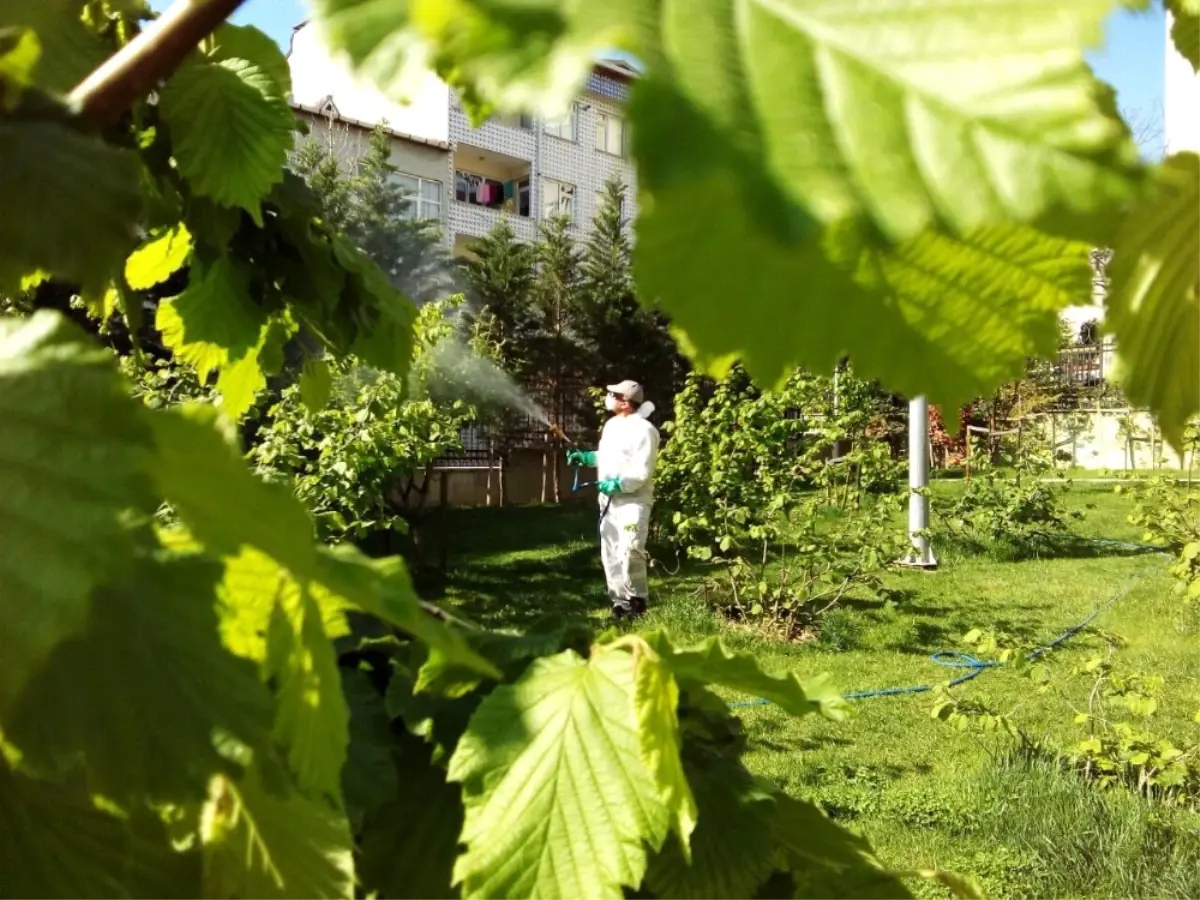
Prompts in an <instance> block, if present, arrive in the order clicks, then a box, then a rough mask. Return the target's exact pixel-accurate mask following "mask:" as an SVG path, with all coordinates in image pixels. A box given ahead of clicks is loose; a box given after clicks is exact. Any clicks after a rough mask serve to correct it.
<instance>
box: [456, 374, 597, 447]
mask: <svg viewBox="0 0 1200 900" xmlns="http://www.w3.org/2000/svg"><path fill="white" fill-rule="evenodd" d="M589 387H590V385H589V384H587V383H585V382H583V381H582V380H577V379H564V380H563V381H562V382H561V383H560V384H559V385H558V387H557V390H556V389H555V385H554V383H553V381H551V380H550V379H541V380H538V381H535V382H532V383H530V384H527V385H525V386H524V388H525V394H526V396H527V397H528V398H529V399H530V401H531V402H532V403H533V404H534V405H535V406H537V407H538V408H539V409H541V410H543V411H544V412H545V414H546V418H547V419H549V421H550V422H551V423H553V424H555V425H557V426H558V427H559V428H561V429H562V430H563V431H564V432H566V434H567V436H568V437H570V438H571V440H573V441H578V442H580V443H582V444H591V443H593V442H594V441H595V440H596V426H597V419H596V415H595V412H594V410H593V409H592V407H591V396H590V394H589V393H588V388H589ZM460 438H461V441H462V449H461V450H460V451H458V452H457V453H453V454H447V455H446V456H443V457H441V458H439V459H438V460H437V461H436V462H435V463H434V467H435V468H439V469H481V468H497V467H499V465H500V460H501V458H502V457H503V456H504V454H505V453H507V452H508V451H510V450H520V449H530V448H535V449H536V448H540V447H545V446H547V444H549V443H551V441H552V440H553V438H551V436H550V433H549V427H548V424H547V423H546V422H544V421H542V420H541V419H539V418H537V417H535V416H532V415H529V414H528V413H520V412H513V411H511V410H493V411H491V412H490V414H485V416H484V417H483V419H482V421H478V422H472V423H470V424H469V425H466V426H464V427H463V429H462V431H461V432H460Z"/></svg>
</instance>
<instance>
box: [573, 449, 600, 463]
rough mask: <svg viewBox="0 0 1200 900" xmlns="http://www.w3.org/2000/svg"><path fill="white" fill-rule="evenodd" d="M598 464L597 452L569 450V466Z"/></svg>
mask: <svg viewBox="0 0 1200 900" xmlns="http://www.w3.org/2000/svg"><path fill="white" fill-rule="evenodd" d="M595 464H596V451H595V450H568V451H567V465H571V466H594V465H595Z"/></svg>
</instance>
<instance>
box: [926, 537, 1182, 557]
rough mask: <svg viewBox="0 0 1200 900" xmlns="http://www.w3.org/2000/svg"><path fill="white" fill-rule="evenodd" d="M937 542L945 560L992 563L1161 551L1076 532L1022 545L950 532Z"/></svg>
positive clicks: (1138, 554) (1130, 542)
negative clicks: (972, 538) (969, 537)
mask: <svg viewBox="0 0 1200 900" xmlns="http://www.w3.org/2000/svg"><path fill="white" fill-rule="evenodd" d="M938 544H939V546H940V547H942V549H943V555H944V556H945V557H947V558H949V559H964V560H965V559H988V560H992V561H994V562H1001V563H1007V562H1030V561H1033V560H1042V561H1046V560H1056V559H1109V558H1122V557H1128V556H1145V555H1147V554H1152V553H1160V552H1162V551H1161V550H1160V549H1159V548H1157V547H1150V546H1147V545H1144V544H1138V543H1134V542H1132V541H1116V540H1107V539H1103V538H1090V537H1084V536H1082V535H1077V534H1053V535H1046V536H1044V537H1041V538H1039V539H1036V540H1033V541H1030V542H1029V543H1027V544H1024V545H1020V546H1018V545H1015V544H1008V543H993V544H989V543H985V542H981V541H973V540H970V539H966V538H963V537H961V536H958V535H954V534H941V535H939V537H938Z"/></svg>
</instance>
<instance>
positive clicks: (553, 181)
mask: <svg viewBox="0 0 1200 900" xmlns="http://www.w3.org/2000/svg"><path fill="white" fill-rule="evenodd" d="M550 185H553V186H554V191H555V194H556V197H555V202H554V205H555V210H554V211H553V212H551V213H549V214H547V212H546V205H547V198H548V189H549V187H550ZM540 187H541V197H540V198H539V199H540V200H541V204H542V207H541V212H542V219H543V220H546V219H549V218H551V217H552V216H557V215H564V214H565V215H566V216H567V217H568V218H569V219H570V220H571V221H572V222H574V221H575V208H576V201H577V200H578V191H577V190H576V187H575V185H573V184H571V183H570V182H569V181H559V180H558V179H557V178H549V177H547V176H545V175H543V176H542V183H541V185H540ZM564 188H565V189H566V191H565V195H566V196H568V197H569V198H570V200H571V207H570V210H569V211H566V212H565V213H564V211H563V209H562V208H561V207H562V201H563V196H564V190H563V189H564Z"/></svg>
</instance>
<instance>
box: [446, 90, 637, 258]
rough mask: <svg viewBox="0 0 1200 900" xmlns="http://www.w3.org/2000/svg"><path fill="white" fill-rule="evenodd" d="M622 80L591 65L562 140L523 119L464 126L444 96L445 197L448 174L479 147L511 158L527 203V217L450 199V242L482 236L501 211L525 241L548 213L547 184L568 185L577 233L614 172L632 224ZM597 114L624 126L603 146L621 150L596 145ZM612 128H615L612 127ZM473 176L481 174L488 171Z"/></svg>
mask: <svg viewBox="0 0 1200 900" xmlns="http://www.w3.org/2000/svg"><path fill="white" fill-rule="evenodd" d="M627 96H628V84H627V83H626V82H625V81H624V80H623V79H622V78H621V77H620V76H619V75H616V74H614V75H609V74H607V73H606V71H605V70H604V69H600V68H598V69H597V71H596V72H594V73H593V74H592V76H591V77H590V78H589V80H588V84H587V89H586V90H585V92H584V93H583V94H582V95H581V96H580V97H579V99H578V101H577V102H576V104H575V111H574V117H573V128H572V129H571V130H572V131H573V135H572V137H571V138H570V139H567V138H564V137H558V136H556V135H554V134H548V133H547V128H546V124H547V123H545V122H543V121H542V120H539V119H532V118H527V119H525V120H524V122H523V123H519V122H517V121H515V120H508V119H505V120H498V119H492V120H489V121H488V122H485V123H484V124H483V125H482V126H481V127H480V128H472V127H471V126H470V123H469V121H468V118H467V114H466V113H465V112H464V111H463V109H462V106H461V105H460V104H459V102H458V99H457V98H456V97H454V96H453V95H451V100H450V129H449V140H450V146H451V151H450V158H449V160H448V169H449V171H448V184H449V191H448V193H447V195H448V196H449V197H451V198H453V197H454V196H455V194H454V184H455V171H456V170H464V171H467V172H472V171H474V168H473V166H482V163H477V162H476V160H477V159H479V157H480V156H481V154H479V153H477V152H476V151H484V154H487V155H488V156H489V161H490V160H491V159H492V157H491V156H490V155H491V154H496V155H498V156H497V157H496V158H499V157H501V156H502V157H503V158H504V160H505V161H511V162H513V163H518V164H519V165H517V166H514V168H513V170H512V171H514V172H516V171H519V172H520V173H521V174H522V175H523V176H527V177H528V178H529V184H530V203H529V213H530V215H529V216H528V217H525V216H521V215H517V214H515V213H514V212H512V211H509V212H507V213H504V212H501V211H498V210H494V209H489V208H486V207H482V206H476V205H473V204H469V203H465V202H462V201H460V200H455V199H451V200H450V211H449V232H450V234H449V235H448V237H449V240H450V242H451V244H452V245H453V244H454V243H455V242H456V239H457V240H458V241H460V242H461V240H462V239H463V238H468V239H469V238H475V237H482V236H483V235H485V234H487V233H488V232H489V231H490V230H491V229H492V227H493V226H494V225H495V224H496V222H497V220H498V219H499V218H500V216H502V215H506V216H507V218H508V220H509V223H510V225H511V226H512V228H513V231H514V232H515V233H516V236H517V238H518V239H520V240H526V241H528V240H533V239H534V238H535V237H536V234H537V226H538V224H539V223H540V222H542V221H545V220H546V219H547V218H548V215H547V212H548V211H547V210H546V201H547V199H548V198H547V196H546V193H545V192H546V189H547V188H548V187H549V186H550V185H548V182H557V183H559V184H562V185H569V186H570V187H571V188H573V190H574V205H573V212H572V227H573V230H574V231H575V233H576V234H577V235H578V236H579V237H581V238H582V237H584V236H585V235H586V234H587V232H588V230H589V229H590V226H591V222H592V218H593V217H594V216H595V214H596V212H597V210H598V197H599V194H600V191H601V190H602V189H603V187H604V185H605V182H607V181H608V180H609V179H610V178H612V177H613V176H618V177H620V179H621V180H622V181H623V182H624V184H625V186H626V192H625V209H624V213H625V217H626V220H627V222H629V223H632V221H633V219H634V217H635V216H636V214H637V209H636V201H635V196H636V181H635V172H634V168H633V165H632V164H631V162H630V159H629V157H628V148H629V142H628V133H627V126H626V125H625V124H624V123H626V122H627V120H626V118H625V100H626V98H627ZM601 117H608V120H609V121H610V122H613V121H615V122H619V123H622V124H621V125H619V126H617V127H618V128H621V129H623V130H624V131H625V134H624V139H623V141H618V140H610V146H612V147H613V148H614V149H618V148H619V149H621V150H623V151H624V152H623V153H620V154H618V153H610V152H607V151H605V150H602V149H598V147H597V144H598V142H599V139H598V136H597V126H598V124H599V123H600V122H601V121H602V118H601ZM613 130H614V131H615V130H616V129H613ZM481 174H484V175H488V174H489V173H488V172H483V173H481Z"/></svg>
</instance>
